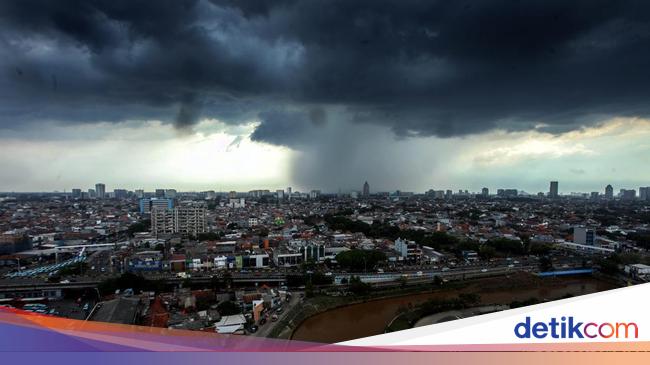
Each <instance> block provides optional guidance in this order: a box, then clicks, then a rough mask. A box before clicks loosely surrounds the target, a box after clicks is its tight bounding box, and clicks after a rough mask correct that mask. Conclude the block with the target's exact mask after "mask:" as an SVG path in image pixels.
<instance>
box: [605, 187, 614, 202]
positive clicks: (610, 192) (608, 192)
mask: <svg viewBox="0 0 650 365" xmlns="http://www.w3.org/2000/svg"><path fill="white" fill-rule="evenodd" d="M605 199H614V188H613V187H612V186H611V185H607V186H605Z"/></svg>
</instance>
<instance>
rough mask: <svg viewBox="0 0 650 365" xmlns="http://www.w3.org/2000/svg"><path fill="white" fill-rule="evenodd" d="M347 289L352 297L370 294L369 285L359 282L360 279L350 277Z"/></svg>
mask: <svg viewBox="0 0 650 365" xmlns="http://www.w3.org/2000/svg"><path fill="white" fill-rule="evenodd" d="M349 289H350V291H351V292H352V293H353V294H354V295H365V294H368V293H369V292H370V290H371V287H370V284H366V283H364V282H363V281H361V278H360V277H358V276H352V277H350V285H349Z"/></svg>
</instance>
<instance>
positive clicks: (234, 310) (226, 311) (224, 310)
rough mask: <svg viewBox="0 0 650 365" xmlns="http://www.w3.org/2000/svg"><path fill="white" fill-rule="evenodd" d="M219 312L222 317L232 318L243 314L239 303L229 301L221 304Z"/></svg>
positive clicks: (218, 308)
mask: <svg viewBox="0 0 650 365" xmlns="http://www.w3.org/2000/svg"><path fill="white" fill-rule="evenodd" d="M217 310H218V311H219V314H221V315H222V316H232V315H235V314H239V313H241V307H240V306H239V305H238V304H237V303H234V302H231V301H229V300H227V301H225V302H221V303H219V305H217Z"/></svg>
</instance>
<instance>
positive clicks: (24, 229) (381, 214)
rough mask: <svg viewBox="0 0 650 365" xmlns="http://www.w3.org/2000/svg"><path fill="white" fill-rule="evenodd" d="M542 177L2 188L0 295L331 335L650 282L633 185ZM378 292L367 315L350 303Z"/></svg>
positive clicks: (642, 214) (155, 322)
mask: <svg viewBox="0 0 650 365" xmlns="http://www.w3.org/2000/svg"><path fill="white" fill-rule="evenodd" d="M559 184H560V183H559V182H558V181H551V182H550V183H549V189H548V191H547V192H540V193H537V194H526V193H522V192H520V191H518V190H517V189H510V188H508V189H497V191H496V192H490V190H489V189H488V188H483V189H482V190H481V191H480V192H473V193H470V192H468V191H467V190H458V191H456V192H453V191H452V190H435V189H430V190H427V191H426V192H419V193H415V192H404V191H393V192H377V191H374V190H372V189H371V185H370V184H369V182H368V181H366V182H364V183H363V184H360V189H359V190H358V191H351V192H348V193H322V192H321V191H320V190H310V191H309V192H299V191H294V190H292V188H291V187H288V188H286V189H277V190H252V191H248V192H237V191H229V192H216V191H203V192H182V191H177V190H175V189H155V191H150V192H149V191H144V190H143V189H136V190H127V189H122V188H115V189H113V190H112V191H109V190H108V189H107V187H106V185H105V184H103V183H97V184H96V185H95V186H94V187H92V188H90V189H87V190H86V189H83V190H82V189H81V188H73V189H71V190H70V192H63V193H61V192H50V193H2V194H0V231H1V232H2V235H0V255H1V256H0V275H2V278H1V279H0V302H2V305H3V306H8V307H18V308H22V309H25V310H27V311H33V312H36V313H42V314H48V315H54V316H62V317H67V318H74V319H82V320H89V321H102V322H110V323H121V324H136V325H144V326H155V327H162V328H174V329H187V330H197V331H211V332H216V333H222V334H238V335H244V336H247V335H248V336H263V337H271V338H286V339H299V340H308V341H319V342H339V341H343V340H348V339H353V338H358V337H363V336H369V335H374V334H380V333H384V332H390V331H395V330H401V329H407V328H412V327H417V326H422V325H425V324H431V323H436V321H439V320H441V319H442V318H444V317H445V316H444V313H446V312H449V311H450V310H453V313H455V314H454V315H455V316H456V317H457V318H463V317H467V316H472V315H477V314H481V313H489V312H493V311H498V310H504V309H507V308H514V307H517V306H522V305H529V304H535V303H539V302H543V301H548V300H554V299H559V298H563V297H567V296H574V295H582V294H587V293H592V292H597V291H601V290H607V289H611V288H615V287H620V286H626V285H632V284H635V283H643V282H646V281H647V280H648V279H650V255H649V254H648V249H650V197H649V195H648V191H649V189H650V188H649V187H640V188H639V189H638V194H637V191H636V190H635V189H620V190H619V191H618V192H617V193H614V189H613V187H612V186H611V185H607V186H606V187H604V189H603V190H602V191H600V192H589V193H572V194H568V195H563V194H559V192H558V191H559V190H558V189H559ZM453 294H456V295H457V296H458V298H457V299H454V300H451V301H450V299H442V298H447V297H448V296H450V295H453ZM422 295H424V296H425V298H426V299H417V300H416V299H414V298H420V297H421V296H422ZM412 298H413V299H412ZM396 299H397V300H396ZM384 301H385V302H386V304H385V305H383V306H381V308H382V310H381V311H368V310H367V309H360V308H359V306H363V305H372V306H376V305H378V303H382V302H384ZM441 308H445V309H449V310H442V309H441ZM440 312H442V314H441V313H440ZM351 314H353V315H354V316H355V317H356V319H355V322H356V323H355V326H354V327H351V326H350V324H349V322H347V321H348V319H347V318H349V316H350V315H351Z"/></svg>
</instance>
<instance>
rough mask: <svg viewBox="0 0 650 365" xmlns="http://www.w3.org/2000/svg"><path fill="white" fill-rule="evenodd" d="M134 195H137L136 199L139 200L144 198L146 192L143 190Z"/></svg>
mask: <svg viewBox="0 0 650 365" xmlns="http://www.w3.org/2000/svg"><path fill="white" fill-rule="evenodd" d="M134 194H135V197H136V198H138V199H142V198H144V190H142V189H138V190H136V191H135V192H134Z"/></svg>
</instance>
